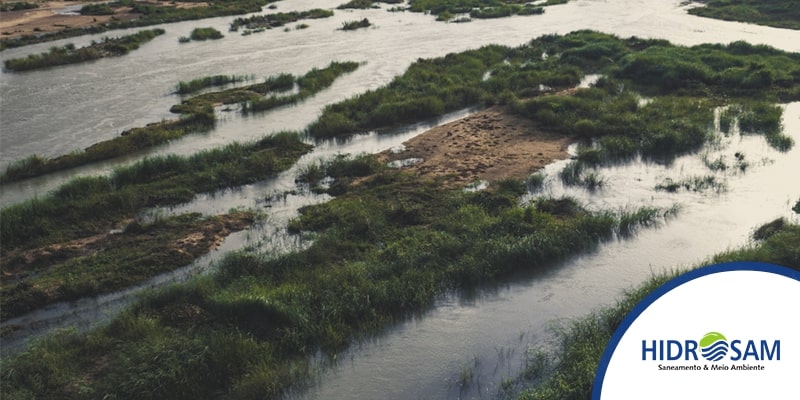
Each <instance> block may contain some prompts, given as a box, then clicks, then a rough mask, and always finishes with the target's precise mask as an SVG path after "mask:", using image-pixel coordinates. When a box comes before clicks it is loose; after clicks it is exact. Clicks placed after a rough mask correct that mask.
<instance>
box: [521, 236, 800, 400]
mask: <svg viewBox="0 0 800 400" xmlns="http://www.w3.org/2000/svg"><path fill="white" fill-rule="evenodd" d="M768 225H776V224H775V223H774V221H773V222H772V223H770V224H768ZM729 261H760V262H767V263H772V264H777V265H783V266H786V267H789V268H793V269H797V270H800V225H796V224H795V225H791V224H781V225H780V228H778V229H776V230H774V231H773V232H772V234H771V235H769V236H768V237H767V238H765V239H763V240H759V241H756V242H753V243H752V244H751V245H749V246H745V247H744V248H741V249H738V250H732V251H728V252H725V253H722V254H718V255H716V256H715V257H713V259H712V260H711V261H710V263H714V264H716V263H722V262H729ZM675 276H677V273H668V274H662V275H658V276H655V277H653V278H651V279H650V280H648V281H647V282H645V283H644V284H642V285H641V286H639V287H637V288H635V289H633V290H631V291H629V292H628V293H626V294H625V295H624V296H623V297H622V298H621V299H620V300H619V301H617V303H616V304H615V305H613V306H609V307H607V308H605V309H603V310H600V311H598V312H595V313H592V314H590V315H588V316H585V317H583V318H579V319H576V320H574V321H571V322H569V323H568V324H567V325H566V326H564V327H563V328H562V329H561V331H560V333H559V345H558V348H557V349H556V350H555V354H553V355H547V354H541V353H537V357H536V359H534V360H532V362H531V363H530V364H529V367H528V369H527V370H526V371H524V372H523V373H522V376H521V377H520V378H519V380H520V381H521V382H523V383H524V384H525V386H527V389H524V390H523V391H522V392H521V393H520V394H519V395H518V396H517V398H518V399H519V400H544V399H547V400H561V399H588V398H591V396H592V385H593V383H594V377H595V373H596V371H597V367H598V364H599V363H600V358H601V356H602V355H603V351H604V350H605V347H606V345H607V344H608V342H609V341H610V340H611V336H612V335H613V334H614V331H615V330H616V329H617V327H618V326H619V324H620V323H621V322H622V320H623V319H624V318H625V316H626V315H627V314H628V313H630V312H631V310H632V309H633V307H635V306H636V304H638V303H639V302H640V301H641V300H643V299H644V298H645V297H646V296H647V295H648V294H650V293H651V292H652V291H653V290H655V289H656V288H658V287H659V286H661V285H663V284H664V283H666V282H667V281H668V280H669V279H671V278H673V277H675ZM526 382H527V383H526Z"/></svg>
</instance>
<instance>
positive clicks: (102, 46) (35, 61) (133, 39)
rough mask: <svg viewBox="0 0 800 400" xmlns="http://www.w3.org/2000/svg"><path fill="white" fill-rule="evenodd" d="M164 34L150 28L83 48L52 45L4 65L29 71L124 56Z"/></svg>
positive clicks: (68, 45)
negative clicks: (43, 51)
mask: <svg viewBox="0 0 800 400" xmlns="http://www.w3.org/2000/svg"><path fill="white" fill-rule="evenodd" d="M162 34H164V30H163V29H150V30H144V31H140V32H137V33H134V34H132V35H126V36H122V37H118V38H108V37H107V38H104V39H103V40H102V41H101V42H92V44H91V45H89V46H86V47H81V48H75V45H74V44H71V43H70V44H67V45H64V46H61V47H51V48H50V51H48V52H47V53H41V54H31V55H28V56H27V57H22V58H12V59H9V60H6V61H5V64H4V65H5V68H6V69H7V70H10V71H29V70H32V69H39V68H47V67H54V66H57V65H65V64H76V63H81V62H85V61H91V60H97V59H99V58H103V57H112V56H122V55H125V54H128V53H129V52H131V51H133V50H136V49H138V48H139V46H140V45H142V44H144V43H147V42H149V41H150V40H153V38H155V37H156V36H158V35H162Z"/></svg>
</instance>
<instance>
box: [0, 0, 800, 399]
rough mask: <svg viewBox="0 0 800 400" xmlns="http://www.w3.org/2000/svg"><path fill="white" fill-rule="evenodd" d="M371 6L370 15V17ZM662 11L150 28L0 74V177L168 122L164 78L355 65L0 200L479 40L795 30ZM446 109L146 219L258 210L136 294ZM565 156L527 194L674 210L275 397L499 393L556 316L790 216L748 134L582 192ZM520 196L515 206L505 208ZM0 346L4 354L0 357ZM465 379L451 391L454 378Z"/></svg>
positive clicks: (312, 1) (9, 54)
mask: <svg viewBox="0 0 800 400" xmlns="http://www.w3.org/2000/svg"><path fill="white" fill-rule="evenodd" d="M339 3H340V1H329V0H285V1H281V2H279V3H277V5H278V10H277V11H289V10H307V9H310V8H315V7H323V8H333V7H335V6H337V5H338V4H339ZM383 7H385V8H386V7H387V6H385V5H384V6H383ZM685 7H686V6H684V5H681V4H679V2H678V1H673V0H604V1H601V0H574V1H571V2H570V3H568V4H566V5H560V6H553V7H549V8H547V11H546V13H545V14H544V15H540V16H530V17H513V18H505V19H497V20H475V21H473V22H471V23H465V24H445V23H441V22H435V21H434V18H433V17H432V16H429V15H422V14H413V13H389V12H386V11H385V10H357V11H339V10H337V11H336V15H335V16H334V17H332V18H329V19H323V20H312V21H310V22H308V23H309V25H310V27H309V28H308V29H305V30H300V31H295V30H292V31H291V32H283V30H271V31H267V32H264V33H257V34H252V35H249V36H240V35H238V34H234V33H226V35H227V37H226V38H225V39H223V40H221V41H209V42H194V43H189V44H179V43H178V40H177V39H178V37H180V36H187V35H188V34H189V32H190V31H191V29H193V28H194V27H197V26H213V27H216V28H217V29H219V30H220V31H223V32H227V26H228V24H229V23H230V21H231V20H232V19H233V18H232V17H225V18H215V19H211V20H204V21H202V22H198V21H194V22H184V23H177V24H170V25H166V26H164V28H165V29H166V30H167V33H166V34H165V35H162V36H160V37H158V38H156V39H154V40H153V41H152V42H150V43H148V44H147V45H144V46H143V47H142V48H141V49H139V50H137V51H135V52H133V53H131V54H130V55H128V56H125V57H119V58H108V59H103V60H99V61H96V62H93V63H89V64H82V65H76V66H66V67H60V68H55V69H50V70H42V71H35V72H29V73H22V74H12V73H6V72H2V73H0V92H1V93H2V98H0V101H2V102H1V103H0V168H4V167H5V166H6V165H8V164H9V163H10V162H13V161H15V160H18V159H20V158H23V157H25V156H28V155H30V154H40V155H44V156H55V155H59V154H64V153H67V152H70V151H74V150H77V149H81V148H84V147H86V146H89V145H91V144H93V143H95V142H97V141H100V140H105V139H109V138H112V137H114V136H116V135H118V134H119V133H120V132H121V131H123V130H125V129H128V128H132V127H137V126H143V125H145V124H147V123H150V122H155V121H159V120H161V119H164V118H171V117H173V115H171V114H170V113H169V111H168V110H169V107H170V106H171V105H172V104H175V103H178V102H179V101H180V98H179V97H177V96H176V95H174V94H172V93H171V92H172V91H173V90H174V86H175V84H176V83H177V82H178V81H180V80H191V79H193V78H197V77H201V76H206V75H213V74H247V75H249V74H255V75H256V76H269V75H273V74H277V73H280V72H290V73H294V74H298V75H299V74H302V73H304V72H305V71H307V70H309V69H311V68H312V67H323V66H325V65H327V64H328V63H329V62H330V61H333V60H340V61H351V60H352V61H365V62H366V64H365V65H363V66H361V67H360V68H359V69H358V70H357V71H355V72H354V73H352V74H349V75H346V76H344V77H342V78H340V79H338V80H337V81H336V82H335V83H334V85H333V86H332V87H331V88H329V89H327V90H325V91H323V92H321V93H319V94H318V95H316V96H314V97H312V98H310V99H308V100H307V101H305V102H303V103H301V104H299V105H297V106H292V107H285V108H281V109H278V110H275V111H272V112H269V113H264V114H259V115H254V116H247V117H243V116H241V115H239V114H237V113H224V112H223V113H221V121H220V122H219V123H218V126H217V128H216V129H214V130H213V131H211V132H208V133H204V134H198V135H189V136H187V137H186V138H184V139H181V140H178V141H175V142H173V143H170V144H169V145H165V146H160V147H158V148H156V149H152V150H148V151H145V152H141V153H139V154H131V155H128V156H126V157H124V158H120V159H115V160H111V161H109V162H104V163H100V164H95V165H91V166H87V167H82V168H78V169H75V170H72V171H67V172H63V173H57V174H51V175H48V176H45V177H42V178H37V179H31V180H28V181H24V182H20V183H18V184H12V185H7V186H6V187H4V188H3V191H2V193H0V202H2V205H3V206H6V205H8V204H12V203H14V202H18V201H21V200H23V199H26V198H30V197H32V196H36V195H43V194H46V193H47V192H48V191H49V190H52V189H53V188H55V187H57V186H58V185H59V184H61V183H63V182H64V181H65V180H67V179H70V178H71V177H74V176H76V175H84V174H101V173H108V172H109V171H111V170H112V169H113V168H114V167H116V166H119V165H124V164H128V163H131V162H134V161H136V160H139V159H141V158H142V157H144V156H147V155H153V154H167V153H178V154H191V153H194V152H197V151H199V150H202V149H207V148H212V147H217V146H219V145H222V144H225V143H229V142H231V141H234V140H239V141H244V140H248V139H252V138H257V137H261V136H263V135H265V134H269V133H271V132H277V131H280V130H285V129H292V130H298V129H302V128H304V127H305V126H306V125H307V124H308V123H310V122H312V121H313V120H314V119H315V118H316V117H317V116H318V115H319V112H320V111H321V109H322V107H323V106H324V105H325V104H328V103H331V102H335V101H338V100H341V99H344V98H346V97H348V96H351V95H354V94H357V93H360V92H363V91H365V90H368V89H373V88H377V87H379V86H381V85H384V84H386V83H388V82H389V81H390V80H391V79H392V78H393V77H394V76H395V75H398V74H400V73H402V72H403V71H404V70H405V69H406V68H407V67H408V65H409V64H410V63H412V62H414V61H415V60H416V59H418V58H420V57H423V58H424V57H435V56H441V55H444V54H446V53H449V52H457V51H462V50H465V49H469V48H475V47H479V46H481V45H484V44H493V43H497V44H504V45H512V46H513V45H519V44H523V43H525V42H526V41H528V40H530V39H532V38H534V37H537V36H540V35H542V34H547V33H568V32H570V31H574V30H578V29H596V30H600V31H603V32H609V33H614V34H617V35H619V36H622V37H627V36H639V37H651V38H663V39H668V40H670V41H672V42H674V43H678V44H685V45H693V44H699V43H705V42H715V43H727V42H730V41H734V40H746V41H748V42H751V43H763V44H768V45H771V46H774V47H777V48H781V49H784V50H787V51H800V32H798V31H789V30H781V29H775V28H768V27H761V26H756V25H749V24H741V23H733V22H724V21H715V20H709V19H703V18H697V17H694V16H691V15H688V14H686V12H685ZM363 17H368V18H369V19H370V21H372V22H373V23H374V24H375V27H374V28H370V29H366V30H360V31H355V32H341V31H336V28H338V27H339V26H341V24H342V22H343V21H348V20H354V19H360V18H363ZM92 39H97V38H92V37H81V38H75V39H71V40H68V41H62V42H56V43H46V44H41V45H35V46H28V47H23V48H21V49H11V50H7V51H4V52H2V53H0V58H2V59H3V60H5V59H8V58H13V57H19V56H23V55H26V54H31V53H38V52H41V51H44V50H46V49H47V48H48V47H50V46H53V45H58V44H63V43H66V42H74V43H75V44H76V45H79V46H80V45H83V44H86V43H88V42H89V41H90V40H92ZM468 112H469V110H464V111H463V112H461V113H454V114H451V115H448V116H445V117H444V118H442V119H440V120H437V121H427V122H426V123H425V124H420V125H417V126H412V127H407V128H405V129H401V130H396V131H393V132H388V133H382V134H378V133H374V132H372V133H369V134H365V135H358V136H355V137H352V138H350V139H348V140H340V141H328V142H322V143H318V144H317V147H316V148H315V150H314V151H313V152H312V153H311V154H309V155H307V156H305V157H303V159H301V160H300V162H299V163H298V165H296V166H295V167H293V168H292V169H291V170H289V171H287V172H285V173H282V174H280V175H279V176H277V177H276V178H273V179H270V180H267V181H264V182H260V183H258V184H254V185H249V186H246V187H242V188H237V189H235V190H228V191H225V192H221V193H216V194H214V195H202V196H198V197H197V198H196V199H195V201H194V202H192V203H190V204H187V205H185V206H181V207H178V208H176V209H173V210H166V211H163V212H169V213H177V212H185V211H201V212H204V213H207V214H216V213H221V212H225V211H226V210H228V209H230V208H231V207H237V206H246V207H260V208H261V207H263V208H264V209H267V210H268V217H267V220H266V221H264V223H263V224H260V225H259V226H258V227H255V228H253V229H251V230H249V231H245V232H241V233H238V234H235V235H232V236H231V237H230V238H229V239H228V240H226V242H225V243H224V244H223V246H222V247H221V248H220V249H219V250H218V251H215V252H213V253H212V254H210V255H208V256H206V257H204V258H203V259H201V260H199V261H198V262H196V263H195V264H193V265H191V266H188V267H186V268H184V269H181V270H180V271H177V272H175V273H173V274H168V275H164V276H160V277H157V278H155V279H153V280H152V281H151V282H148V284H146V285H143V287H151V286H158V285H163V284H165V283H168V282H174V281H180V280H183V279H186V278H187V277H188V276H191V275H193V274H199V273H203V272H205V271H206V270H208V269H209V268H213V261H214V260H215V259H218V258H219V257H220V256H222V255H223V254H224V253H225V252H228V251H231V250H237V249H241V248H260V249H268V250H286V249H292V248H297V247H301V246H303V245H304V243H303V242H302V241H300V240H299V239H297V238H294V237H291V236H289V235H287V234H286V233H285V229H284V227H285V224H286V221H288V220H289V219H290V218H292V217H293V216H295V215H296V210H297V208H298V207H300V206H302V205H305V204H312V203H315V202H320V201H325V200H327V199H328V198H327V197H326V196H317V195H313V194H309V193H305V192H303V191H299V192H297V193H296V194H289V195H286V196H284V195H283V193H285V192H286V191H288V190H294V189H296V187H295V184H294V177H295V176H296V173H297V170H298V169H299V168H301V167H302V165H305V164H307V163H310V162H315V161H316V160H318V159H320V158H325V157H329V156H331V155H334V154H340V153H359V152H378V151H382V150H385V149H388V148H391V147H394V146H397V145H399V144H400V143H402V142H403V141H404V140H407V139H409V138H410V137H413V136H414V135H417V134H419V133H421V132H423V131H424V130H425V129H426V127H429V126H430V124H437V123H442V122H445V121H449V120H452V119H455V118H458V117H460V116H463V115H465V113H468ZM784 129H785V133H786V134H787V135H789V136H792V137H793V138H794V140H795V142H796V143H800V104H798V103H794V104H789V105H786V106H785V112H784ZM736 152H740V153H743V154H745V156H746V159H747V161H748V162H749V165H750V166H749V168H748V169H747V171H746V172H745V173H740V172H737V173H734V172H730V171H728V172H721V173H718V174H717V175H718V176H716V177H717V179H718V181H720V182H724V188H722V189H721V190H715V189H709V190H705V191H700V192H693V191H682V192H679V193H665V192H657V191H654V190H653V188H654V186H655V185H656V184H657V183H659V182H662V181H663V180H664V179H666V178H672V179H675V180H679V179H682V178H689V177H693V176H697V175H705V174H708V170H707V169H706V168H705V166H704V165H703V163H702V158H703V156H705V157H706V158H708V159H716V158H719V157H725V159H727V160H729V161H730V160H733V159H734V154H735V153H736ZM565 163H566V161H560V162H557V163H554V164H552V165H550V166H548V167H547V168H546V173H547V178H546V180H545V185H544V188H543V189H542V191H541V192H537V193H535V194H532V195H531V196H535V195H540V194H542V192H544V194H550V195H556V196H561V195H570V196H573V197H576V198H578V199H579V200H580V201H582V202H583V203H585V204H586V205H587V206H588V207H589V208H592V209H597V210H601V209H602V210H606V209H611V210H618V209H634V208H636V207H640V206H656V207H663V208H668V207H673V206H674V205H678V206H679V210H680V211H679V212H678V213H677V214H676V215H675V216H674V217H671V218H669V219H667V220H663V221H661V222H660V223H659V224H658V225H657V226H655V227H649V228H645V229H642V230H640V231H639V232H638V233H637V234H636V235H635V236H634V237H631V238H627V239H624V240H612V241H610V242H607V243H604V244H602V245H601V246H600V247H599V248H598V249H597V250H596V251H594V252H592V253H590V254H586V255H582V256H577V257H574V258H572V259H569V260H566V261H564V262H562V263H559V264H557V265H553V266H552V267H550V268H547V269H546V270H545V271H543V272H540V273H537V274H535V275H526V276H516V277H514V278H513V279H509V280H508V281H507V282H501V283H497V284H495V285H492V286H491V287H486V288H483V289H481V290H478V291H476V292H473V293H451V294H449V295H447V296H445V297H443V298H441V299H440V300H438V301H437V302H436V304H435V306H433V307H432V308H431V309H430V310H428V311H426V312H424V313H422V314H421V315H419V316H416V317H414V318H410V319H408V320H406V321H402V322H400V323H398V324H397V325H396V326H394V327H391V328H390V329H388V330H387V332H385V333H384V334H381V335H379V336H378V337H375V338H373V339H371V340H367V341H365V342H363V343H361V344H358V345H356V346H354V347H353V348H352V349H351V350H349V351H348V352H347V353H345V354H342V355H339V356H338V357H337V360H338V361H337V362H336V365H334V366H332V367H330V368H325V369H324V370H323V371H322V372H321V373H320V374H319V376H318V377H317V379H316V382H315V384H314V385H312V387H311V388H309V389H308V390H303V391H302V392H299V393H293V394H291V395H290V396H289V397H292V398H303V399H329V398H334V399H377V398H384V399H423V398H424V399H445V398H447V399H449V398H491V397H492V396H494V395H495V394H496V392H497V388H498V387H499V385H500V384H501V382H502V381H503V380H504V379H506V378H509V377H514V376H516V374H517V373H518V372H519V369H520V368H521V367H522V366H523V365H524V362H525V359H526V354H527V351H528V349H529V348H531V347H532V346H540V345H544V346H546V345H547V343H548V342H549V341H550V340H551V338H552V335H551V334H550V329H551V328H552V327H553V326H554V325H557V324H558V323H560V322H561V321H564V320H565V319H568V318H570V317H575V316H580V315H584V314H586V313H587V312H589V311H591V310H593V309H596V308H598V307H600V306H602V305H604V304H609V303H612V302H613V301H614V299H615V298H617V297H618V296H619V295H620V293H621V292H622V291H623V290H624V289H626V288H629V287H631V286H633V285H636V284H637V283H639V282H642V281H643V280H644V279H646V278H647V277H648V276H650V275H651V274H653V273H658V272H660V271H665V270H671V269H674V268H680V267H687V266H691V265H694V264H696V263H698V262H701V261H703V260H705V259H706V258H707V257H709V256H710V255H712V254H714V253H717V252H720V251H724V250H726V249H729V248H733V247H738V246H741V245H743V244H746V243H747V242H748V237H749V234H750V233H751V232H752V230H753V229H754V228H755V227H756V226H758V225H759V224H761V223H764V222H767V221H769V220H771V219H773V218H776V217H779V216H785V217H787V218H796V217H793V214H792V212H791V211H790V208H791V206H792V204H794V201H796V200H797V199H798V197H800V185H798V184H797V183H796V182H797V179H796V178H794V179H793V177H794V175H795V174H796V172H797V171H800V151H798V149H797V146H795V148H794V149H793V150H791V151H789V152H786V153H780V152H778V151H775V150H773V149H771V148H770V147H769V146H767V145H766V143H765V141H764V140H763V138H761V137H753V136H740V135H738V134H733V135H730V136H720V141H719V143H718V144H715V145H714V146H709V147H708V148H706V149H704V150H702V151H701V152H700V153H698V154H695V155H689V156H684V157H681V158H678V159H677V160H675V161H674V162H672V163H670V164H669V165H661V164H653V163H647V162H634V163H631V164H628V165H621V166H615V167H611V168H603V169H600V170H599V171H598V173H599V174H600V175H601V176H603V177H604V178H605V185H604V187H603V188H601V189H600V190H596V191H593V192H590V191H586V190H584V189H576V188H570V187H564V186H563V185H562V184H561V183H560V182H559V180H558V179H557V174H558V171H559V170H560V169H561V168H563V167H564V165H565ZM525 200H526V199H525V198H523V199H522V201H525ZM139 289H140V288H134V289H131V290H128V291H124V292H120V293H115V294H112V295H108V296H101V297H100V298H97V299H86V300H82V301H79V302H76V303H73V304H59V305H56V306H54V307H50V308H48V309H46V310H41V311H39V312H37V313H33V314H31V315H27V316H23V317H21V318H17V319H15V320H13V321H8V322H6V323H5V324H4V325H8V324H19V325H23V326H26V328H25V329H22V330H20V331H19V334H18V335H17V337H14V338H9V339H7V340H4V343H3V347H4V349H6V350H7V349H9V348H13V347H15V345H17V346H18V345H19V344H21V343H23V342H24V341H25V340H26V339H29V338H31V337H34V336H36V335H40V334H42V333H45V332H48V331H50V330H51V329H53V328H56V327H60V326H68V325H74V326H79V327H87V326H91V325H93V324H96V323H97V322H98V321H102V320H104V319H106V318H108V317H109V316H111V315H113V314H114V313H116V312H117V311H118V310H119V309H121V308H122V307H124V306H125V305H126V304H129V302H130V301H131V299H132V298H133V296H134V294H135V293H136V292H137V291H138V290H139ZM4 351H5V350H4ZM464 373H468V374H469V375H470V376H471V378H470V379H469V382H468V383H467V384H465V382H464V379H463V376H464Z"/></svg>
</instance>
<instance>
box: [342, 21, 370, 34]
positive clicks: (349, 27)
mask: <svg viewBox="0 0 800 400" xmlns="http://www.w3.org/2000/svg"><path fill="white" fill-rule="evenodd" d="M370 26H372V23H371V22H369V20H368V19H366V18H364V19H362V20H360V21H345V22H342V28H341V29H342V30H343V31H354V30H356V29H361V28H369V27H370Z"/></svg>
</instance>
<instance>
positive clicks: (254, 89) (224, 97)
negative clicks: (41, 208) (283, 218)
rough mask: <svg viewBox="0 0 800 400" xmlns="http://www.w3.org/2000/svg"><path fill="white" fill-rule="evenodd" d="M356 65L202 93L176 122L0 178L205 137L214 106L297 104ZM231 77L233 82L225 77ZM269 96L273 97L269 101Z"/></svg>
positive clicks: (250, 108) (23, 163) (201, 83)
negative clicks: (201, 134)
mask: <svg viewBox="0 0 800 400" xmlns="http://www.w3.org/2000/svg"><path fill="white" fill-rule="evenodd" d="M358 66H359V64H358V63H356V62H336V61H334V62H332V63H331V64H330V65H328V66H327V67H325V68H321V69H320V68H313V69H311V70H310V71H309V72H307V73H306V74H304V75H303V76H301V77H296V78H295V77H294V76H293V75H291V74H280V75H276V76H273V77H269V78H266V79H265V81H264V82H262V83H257V84H253V85H249V86H245V87H241V88H233V89H228V90H223V91H219V92H211V93H205V94H201V95H198V96H195V97H191V98H189V99H186V100H184V101H183V102H182V103H181V104H176V105H174V106H172V108H171V109H170V111H172V112H174V113H177V114H181V117H180V118H179V119H177V120H172V121H164V122H160V123H155V124H150V125H148V126H145V127H141V128H133V129H130V130H127V131H125V132H123V133H122V135H121V136H119V137H117V138H114V139H110V140H106V141H103V142H99V143H96V144H94V145H92V146H90V147H88V148H86V149H85V150H84V151H82V152H75V153H71V154H66V155H63V156H59V157H56V158H51V159H48V158H44V157H41V156H38V155H32V156H29V157H27V158H24V159H22V160H20V161H17V162H15V163H12V164H11V165H9V166H8V167H7V168H6V171H5V172H4V173H3V175H2V176H0V182H2V183H7V182H14V181H19V180H22V179H27V178H31V177H34V176H40V175H44V174H47V173H50V172H54V171H59V170H64V169H68V168H73V167H76V166H79V165H84V164H88V163H91V162H96V161H100V160H106V159H109V158H113V157H118V156H121V155H123V154H129V153H131V152H133V151H137V150H141V149H145V148H148V147H152V146H156V145H158V144H162V143H166V142H168V141H170V140H173V139H176V138H179V137H181V136H183V135H186V134H189V133H193V132H201V131H204V130H207V129H209V128H211V127H213V126H214V124H215V122H216V116H215V114H214V106H215V105H216V104H218V103H222V104H236V103H241V104H242V111H243V112H245V113H249V112H260V111H266V110H269V109H272V108H275V107H279V106H283V105H288V104H295V103H297V102H299V101H302V100H305V99H306V98H308V97H310V96H313V95H314V94H316V93H318V92H319V91H321V90H323V89H325V88H327V87H329V86H330V85H331V84H333V82H334V81H335V80H336V78H338V77H340V76H341V75H343V74H345V73H347V72H352V71H354V70H356V69H357V68H358ZM227 78H230V77H227ZM227 78H226V77H224V76H223V77H210V78H201V79H200V80H198V81H191V82H189V83H186V84H184V83H183V82H181V83H179V84H178V90H179V91H180V90H181V88H184V90H197V89H198V88H200V87H205V86H208V85H211V84H218V83H219V82H221V81H226V80H228V79H227ZM295 84H296V85H297V86H298V87H299V91H298V92H297V93H295V94H290V95H278V94H277V93H280V92H286V91H289V90H291V89H293V88H294V86H295ZM267 95H269V97H265V96H267Z"/></svg>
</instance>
